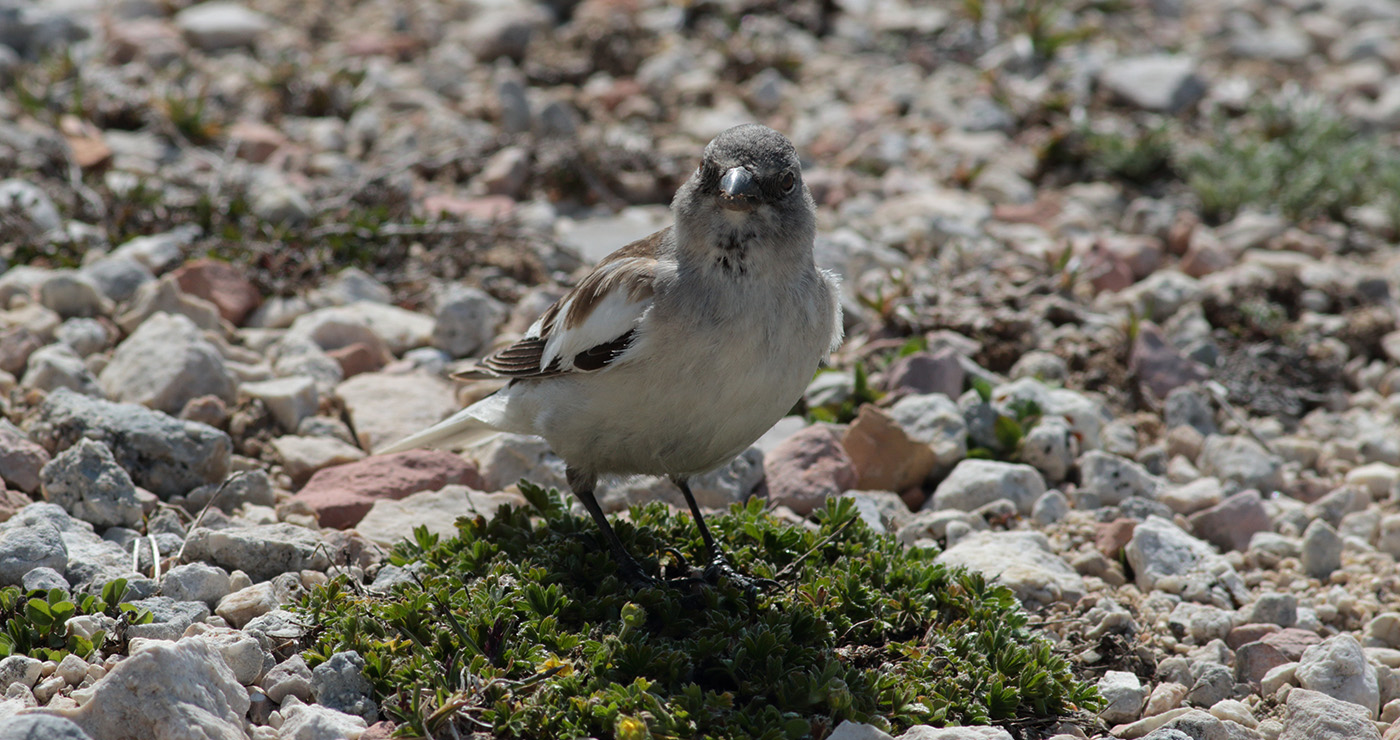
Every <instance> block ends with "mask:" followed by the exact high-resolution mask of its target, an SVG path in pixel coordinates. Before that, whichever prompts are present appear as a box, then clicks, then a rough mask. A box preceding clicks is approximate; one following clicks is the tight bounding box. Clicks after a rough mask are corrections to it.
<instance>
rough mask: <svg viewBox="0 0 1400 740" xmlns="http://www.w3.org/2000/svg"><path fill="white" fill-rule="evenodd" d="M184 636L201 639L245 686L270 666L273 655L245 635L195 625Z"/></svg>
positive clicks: (228, 629) (251, 683) (254, 639)
mask: <svg viewBox="0 0 1400 740" xmlns="http://www.w3.org/2000/svg"><path fill="white" fill-rule="evenodd" d="M185 637H186V638H187V639H193V640H203V641H204V642H206V643H208V645H209V647H211V648H213V649H214V650H215V652H217V653H218V654H219V655H220V656H221V657H223V659H224V663H225V664H227V665H228V667H229V670H231V671H233V677H234V678H235V679H236V680H237V681H238V682H239V683H241V684H243V685H244V686H251V685H253V684H254V683H255V682H257V680H258V679H259V678H260V677H261V676H262V674H263V672H264V671H265V670H267V669H268V668H271V667H272V665H273V659H272V655H271V654H270V653H268V652H267V651H266V650H263V648H262V646H261V645H260V644H259V643H258V641H257V639H256V638H254V637H253V636H252V635H250V634H248V633H247V632H240V631H238V630H236V629H230V628H228V627H211V626H209V625H207V624H202V623H197V624H192V625H190V626H189V627H188V628H187V629H186V630H185Z"/></svg>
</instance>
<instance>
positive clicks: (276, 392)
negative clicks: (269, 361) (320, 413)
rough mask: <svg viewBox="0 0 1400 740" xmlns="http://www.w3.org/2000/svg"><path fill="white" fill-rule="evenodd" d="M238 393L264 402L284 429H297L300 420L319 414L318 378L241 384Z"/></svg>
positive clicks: (293, 378)
mask: <svg viewBox="0 0 1400 740" xmlns="http://www.w3.org/2000/svg"><path fill="white" fill-rule="evenodd" d="M238 394H239V396H241V397H245V398H254V399H257V400H259V401H262V403H263V405H264V406H266V407H267V410H268V411H269V412H271V413H272V417H273V418H274V419H276V420H277V423H278V424H279V425H281V427H282V428H283V429H286V430H288V431H295V430H296V428H297V425H299V424H301V420H302V419H305V418H306V417H308V416H311V415H313V414H315V413H316V409H317V407H318V406H319V404H320V399H319V398H318V397H317V394H316V381H315V379H313V378H310V377H308V376H305V375H294V376H291V377H285V378H273V379H271V380H262V381H258V382H254V383H244V384H242V385H240V386H239V388H238Z"/></svg>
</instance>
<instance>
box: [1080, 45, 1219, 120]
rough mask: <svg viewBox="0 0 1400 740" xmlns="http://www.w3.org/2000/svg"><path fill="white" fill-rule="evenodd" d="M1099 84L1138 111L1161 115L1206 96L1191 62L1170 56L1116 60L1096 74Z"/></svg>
mask: <svg viewBox="0 0 1400 740" xmlns="http://www.w3.org/2000/svg"><path fill="white" fill-rule="evenodd" d="M1099 82H1100V83H1101V84H1103V86H1104V87H1106V88H1108V89H1109V90H1110V91H1111V92H1113V93H1114V94H1115V95H1117V96H1118V97H1120V98H1122V99H1124V100H1125V101H1127V102H1128V103H1130V104H1132V105H1134V106H1136V107H1138V108H1142V109H1143V110H1149V111H1157V112H1163V113H1175V112H1177V111H1181V110H1184V109H1186V108H1188V107H1190V106H1191V105H1192V104H1194V103H1195V102H1196V101H1197V100H1200V99H1201V97H1203V96H1204V95H1205V93H1206V83H1205V80H1204V79H1202V78H1201V77H1200V75H1198V74H1196V62H1195V60H1193V59H1191V58H1190V57H1186V56H1174V55H1170V54H1154V55H1150V56H1142V57H1132V58H1127V59H1117V60H1115V61H1114V62H1113V63H1112V64H1109V65H1106V66H1105V67H1104V68H1103V69H1102V70H1101V71H1100V72H1099Z"/></svg>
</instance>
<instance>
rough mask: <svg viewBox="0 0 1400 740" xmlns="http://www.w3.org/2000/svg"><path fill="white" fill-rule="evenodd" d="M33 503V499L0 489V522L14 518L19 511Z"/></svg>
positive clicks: (17, 492)
mask: <svg viewBox="0 0 1400 740" xmlns="http://www.w3.org/2000/svg"><path fill="white" fill-rule="evenodd" d="M32 503H34V499H31V498H29V497H28V496H26V495H24V494H23V493H20V492H19V491H11V490H9V489H8V488H4V487H0V522H3V521H5V520H7V519H9V518H10V517H12V516H14V515H15V514H16V513H17V512H19V510H20V509H23V508H24V507H26V506H28V505H30V504H32Z"/></svg>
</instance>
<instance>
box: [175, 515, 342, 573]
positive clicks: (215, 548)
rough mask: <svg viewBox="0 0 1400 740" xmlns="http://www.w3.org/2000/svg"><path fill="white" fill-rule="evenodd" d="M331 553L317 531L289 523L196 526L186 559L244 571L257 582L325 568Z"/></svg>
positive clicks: (187, 548) (189, 540)
mask: <svg viewBox="0 0 1400 740" xmlns="http://www.w3.org/2000/svg"><path fill="white" fill-rule="evenodd" d="M329 555H330V553H329V552H328V550H327V548H326V545H325V543H324V542H323V541H322V540H321V538H320V537H319V536H318V535H317V534H316V533H315V532H313V531H311V530H309V529H306V528H305V527H298V526H296V525H294V524H285V523H279V524H260V525H257V526H254V527H241V528H236V529H224V530H212V529H209V528H207V527H195V528H194V529H193V530H191V531H190V536H189V539H188V540H187V541H186V543H185V560H186V561H196V560H204V561H208V562H212V563H215V564H217V565H219V566H222V567H224V568H226V569H228V570H230V571H232V570H241V571H243V572H244V573H247V574H248V575H249V576H250V577H251V578H253V580H255V581H265V580H268V579H270V578H274V577H276V576H278V575H281V574H282V573H287V572H289V571H291V572H296V571H300V570H308V569H309V570H325V569H326V568H328V567H330V564H331V561H330V558H329Z"/></svg>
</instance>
